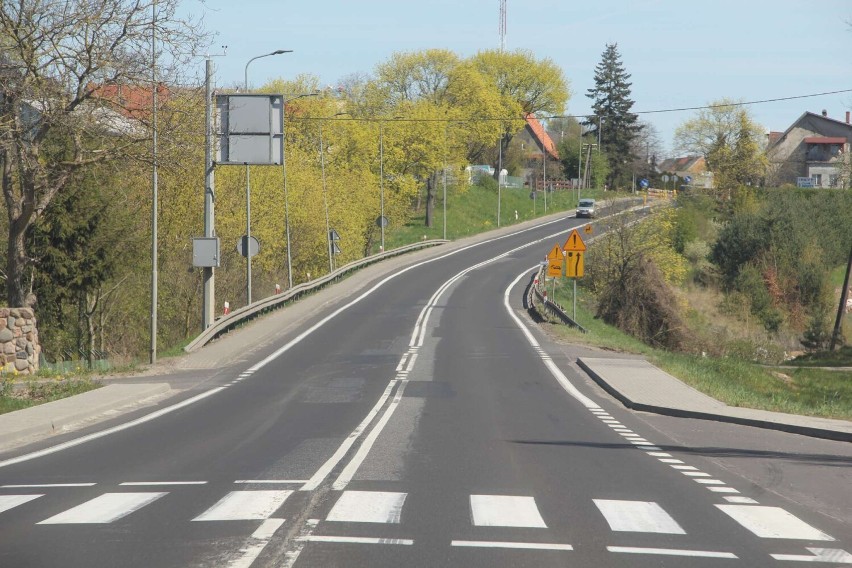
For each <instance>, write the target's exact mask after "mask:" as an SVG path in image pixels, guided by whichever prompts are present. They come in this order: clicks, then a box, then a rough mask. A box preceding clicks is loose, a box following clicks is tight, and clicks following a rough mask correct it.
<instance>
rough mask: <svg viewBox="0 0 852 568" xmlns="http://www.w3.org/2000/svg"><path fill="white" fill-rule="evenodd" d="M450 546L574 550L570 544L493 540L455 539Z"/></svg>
mask: <svg viewBox="0 0 852 568" xmlns="http://www.w3.org/2000/svg"><path fill="white" fill-rule="evenodd" d="M450 546H460V547H467V548H516V549H521V550H574V547H573V546H571V545H570V544H558V543H549V542H505V541H493V540H453V541H451V542H450Z"/></svg>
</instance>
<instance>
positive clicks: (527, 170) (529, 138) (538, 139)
mask: <svg viewBox="0 0 852 568" xmlns="http://www.w3.org/2000/svg"><path fill="white" fill-rule="evenodd" d="M525 121H526V124H525V125H524V129H523V130H522V131H521V132H519V133H518V134H516V135H515V137H514V139H513V140H512V144H520V145H521V149H522V150H523V152H524V161H525V163H524V172H523V178H524V180H525V181H524V185H527V186H529V187H531V188H536V189H541V182H542V175H541V174H542V160H543V159H547V162H548V164H547V171H548V179H551V177H552V176H555V175H556V174H555V173H554V172H555V170H554V168H559V169H558V170H556V171H559V175H558V176H556V177H558V178H559V179H560V180H561V179H562V177H563V176H562V172H561V165H560V163H559V151H558V150H557V149H556V144H555V143H554V142H553V139H552V138H551V137H550V135H549V134H548V133H547V131H546V130H545V129H544V126H543V125H542V124H541V122H539V121H538V119H537V118H536V117H535V115H533V114H528V115H527V116H526V118H525Z"/></svg>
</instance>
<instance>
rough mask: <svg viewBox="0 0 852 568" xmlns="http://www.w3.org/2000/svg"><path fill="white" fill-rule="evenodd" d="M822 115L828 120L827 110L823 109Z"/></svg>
mask: <svg viewBox="0 0 852 568" xmlns="http://www.w3.org/2000/svg"><path fill="white" fill-rule="evenodd" d="M822 115H823V116H824V117H826V118H828V111H827V110H825V109H822Z"/></svg>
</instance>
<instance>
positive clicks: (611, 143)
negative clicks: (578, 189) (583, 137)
mask: <svg viewBox="0 0 852 568" xmlns="http://www.w3.org/2000/svg"><path fill="white" fill-rule="evenodd" d="M629 79H630V74H629V73H627V71H626V70H625V69H624V65H623V64H622V63H621V54H619V53H618V44H617V43H613V44H607V46H606V49H605V50H604V52H603V55H602V56H601V61H600V63H598V65H597V67H595V86H594V88H592V89H589V90H588V93H587V94H586V96H587V97H589V98H590V99H592V100H593V101H594V102H593V104H592V110H593V111H594V113H595V114H594V116H593V117H589V120H587V121H586V122H585V123H584V124H586V125H588V126H591V127H592V130H591V131H590V134H589V135H591V134H592V133H594V135H595V138H598V137H600V141H601V146H602V148H601V150H602V151H603V152H606V155H607V157H608V159H609V166H610V173H609V176H608V178H607V183H608V184H609V186H610V187H617V186H619V185H627V184H628V183H629V180H630V173H631V172H630V164H631V162H632V161H633V160H634V158H635V157H634V156H633V155H632V151H631V147H632V142H633V139H634V138H635V137H636V135H637V134H638V133H639V131H641V130H642V125H641V124H638V122H637V121H638V117H637V116H636V115H635V114H633V113H631V112H630V109H631V108H633V100H632V99H631V98H630V86H631V84H632V83H630V82H629ZM598 129H600V133H599V132H598Z"/></svg>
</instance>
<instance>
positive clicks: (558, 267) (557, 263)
mask: <svg viewBox="0 0 852 568" xmlns="http://www.w3.org/2000/svg"><path fill="white" fill-rule="evenodd" d="M547 276H548V277H549V278H559V277H561V276H562V261H561V260H548V261H547Z"/></svg>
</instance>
